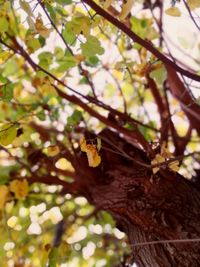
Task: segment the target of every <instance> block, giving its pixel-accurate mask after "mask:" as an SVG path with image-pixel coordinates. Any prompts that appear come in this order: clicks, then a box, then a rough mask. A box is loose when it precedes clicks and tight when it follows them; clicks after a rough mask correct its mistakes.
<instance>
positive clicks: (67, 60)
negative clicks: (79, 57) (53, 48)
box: [57, 55, 77, 72]
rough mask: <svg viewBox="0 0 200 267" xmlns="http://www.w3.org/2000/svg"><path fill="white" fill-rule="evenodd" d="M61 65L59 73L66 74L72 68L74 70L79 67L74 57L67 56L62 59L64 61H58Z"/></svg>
mask: <svg viewBox="0 0 200 267" xmlns="http://www.w3.org/2000/svg"><path fill="white" fill-rule="evenodd" d="M57 62H58V63H59V67H58V68H57V71H59V72H64V71H67V70H68V69H70V68H73V67H75V66H76V65H77V62H76V60H75V58H74V57H73V56H70V55H67V56H65V57H63V58H62V60H59V61H57Z"/></svg>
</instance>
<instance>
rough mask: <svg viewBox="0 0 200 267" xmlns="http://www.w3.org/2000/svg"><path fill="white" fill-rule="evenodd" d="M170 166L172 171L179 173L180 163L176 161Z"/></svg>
mask: <svg viewBox="0 0 200 267" xmlns="http://www.w3.org/2000/svg"><path fill="white" fill-rule="evenodd" d="M168 166H169V168H170V170H172V171H174V172H177V171H178V170H179V161H178V160H174V161H172V162H170V163H169V165H168Z"/></svg>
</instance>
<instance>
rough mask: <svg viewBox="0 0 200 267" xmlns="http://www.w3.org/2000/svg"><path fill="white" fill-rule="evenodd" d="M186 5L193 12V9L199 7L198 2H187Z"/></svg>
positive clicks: (189, 0) (199, 3) (195, 0)
mask: <svg viewBox="0 0 200 267" xmlns="http://www.w3.org/2000/svg"><path fill="white" fill-rule="evenodd" d="M187 4H188V6H189V8H190V9H191V10H194V9H196V8H199V7H200V1H199V0H187Z"/></svg>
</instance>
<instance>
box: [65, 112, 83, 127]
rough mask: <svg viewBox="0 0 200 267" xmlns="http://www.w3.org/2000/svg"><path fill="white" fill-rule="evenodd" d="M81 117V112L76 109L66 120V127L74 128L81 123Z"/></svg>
mask: <svg viewBox="0 0 200 267" xmlns="http://www.w3.org/2000/svg"><path fill="white" fill-rule="evenodd" d="M82 117H83V115H82V112H81V111H80V110H77V109H76V110H75V111H74V112H73V114H72V115H71V116H70V117H68V118H67V125H69V126H76V125H77V124H78V123H79V122H80V121H81V119H82Z"/></svg>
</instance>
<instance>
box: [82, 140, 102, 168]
mask: <svg viewBox="0 0 200 267" xmlns="http://www.w3.org/2000/svg"><path fill="white" fill-rule="evenodd" d="M80 148H81V151H82V152H86V153H87V159H88V164H89V166H90V167H97V166H98V165H99V164H100V163H101V157H100V156H99V154H98V152H97V148H96V146H95V145H93V144H87V143H86V140H85V138H84V137H81V139H80Z"/></svg>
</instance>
